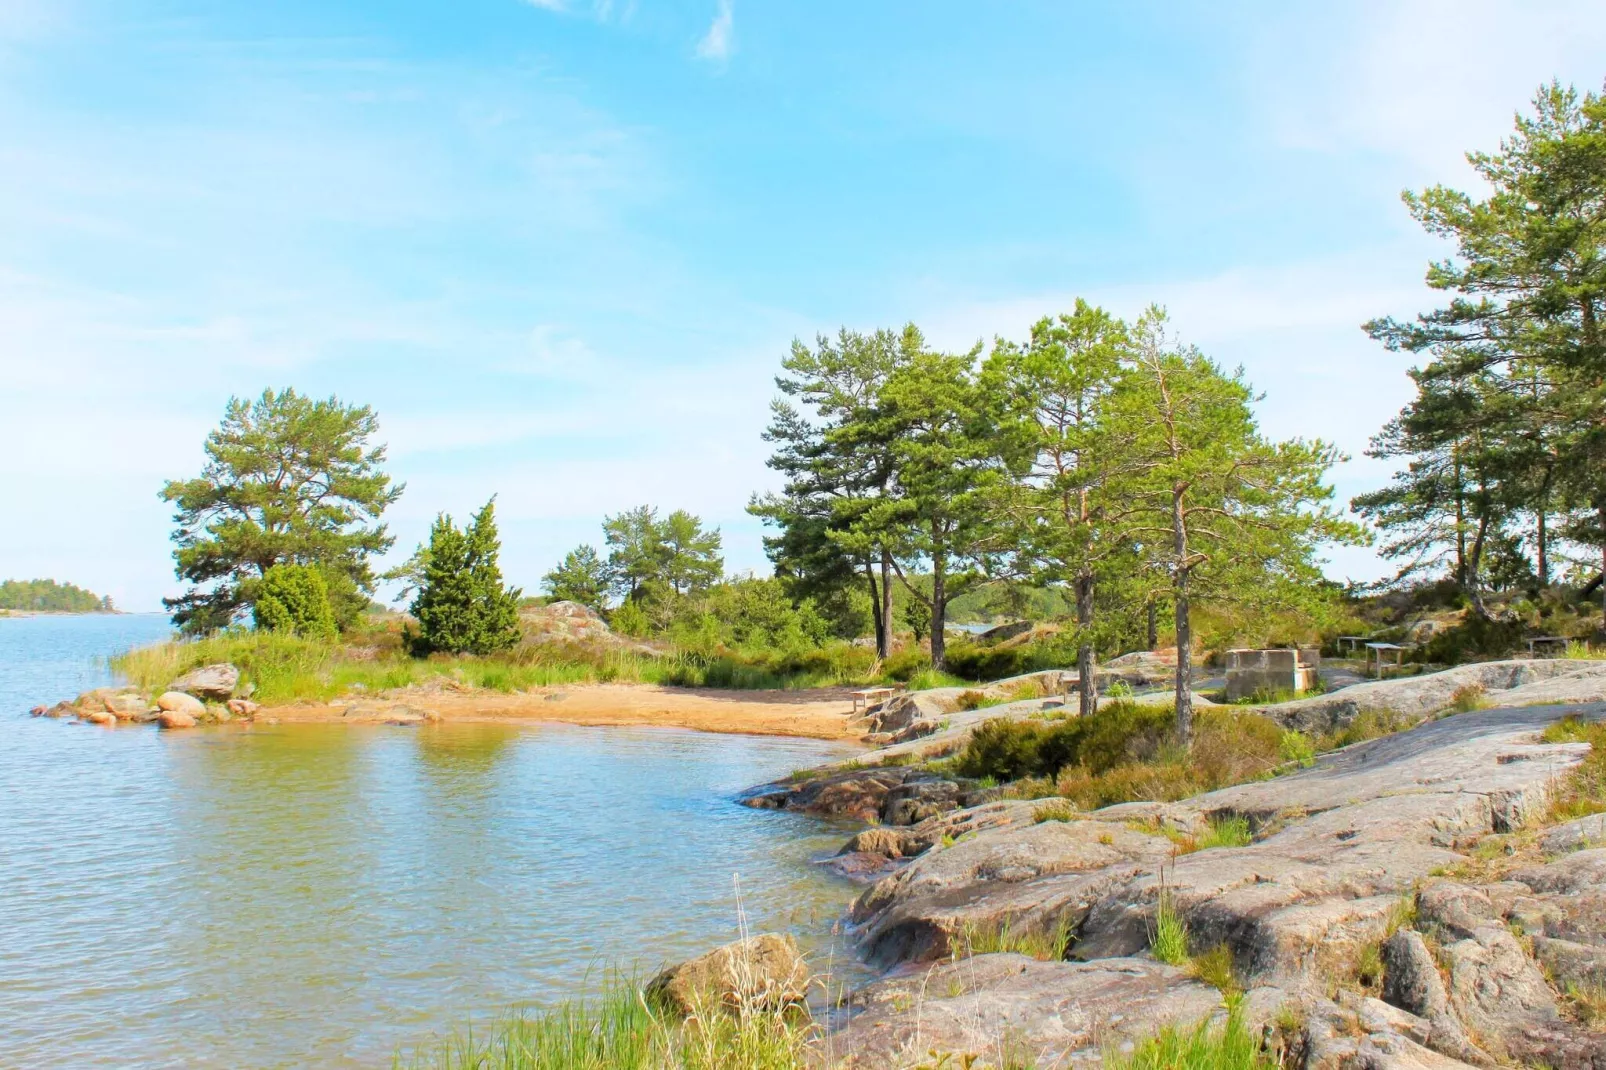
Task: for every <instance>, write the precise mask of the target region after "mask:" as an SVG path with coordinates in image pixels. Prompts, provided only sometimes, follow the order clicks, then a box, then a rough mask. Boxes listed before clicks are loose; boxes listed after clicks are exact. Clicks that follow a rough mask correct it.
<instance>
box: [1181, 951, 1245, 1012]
mask: <svg viewBox="0 0 1606 1070" xmlns="http://www.w3.org/2000/svg"><path fill="white" fill-rule="evenodd" d="M1188 972H1189V973H1191V974H1193V975H1194V977H1196V978H1198V979H1199V980H1201V981H1203V982H1204V983H1205V984H1207V985H1210V986H1211V987H1212V988H1215V989H1218V990H1220V992H1221V994H1222V996H1223V997H1225V998H1226V999H1229V1000H1232V999H1236V998H1237V997H1238V996H1239V995H1240V994H1241V993H1242V992H1243V986H1242V985H1240V984H1239V983H1238V972H1237V970H1236V969H1235V968H1234V967H1233V961H1232V948H1230V947H1228V946H1227V945H1226V944H1217V945H1216V946H1215V947H1213V948H1211V949H1210V950H1209V951H1206V952H1205V953H1204V954H1202V955H1195V956H1194V957H1193V958H1192V959H1191V960H1190V961H1189V963H1188Z"/></svg>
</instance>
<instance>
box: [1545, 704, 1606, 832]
mask: <svg viewBox="0 0 1606 1070" xmlns="http://www.w3.org/2000/svg"><path fill="white" fill-rule="evenodd" d="M1541 738H1542V739H1544V741H1545V742H1546V743H1588V744H1589V745H1590V747H1589V753H1588V754H1586V755H1585V756H1584V760H1583V761H1582V762H1580V763H1579V764H1578V765H1576V766H1574V767H1573V769H1572V771H1571V772H1569V773H1568V774H1567V776H1566V778H1565V779H1564V780H1563V781H1562V782H1561V784H1560V786H1559V788H1558V790H1557V791H1556V795H1555V799H1554V801H1553V802H1552V803H1551V814H1550V817H1551V820H1552V821H1571V820H1573V819H1574V818H1579V817H1588V816H1589V815H1590V814H1598V813H1601V812H1603V811H1606V722H1600V721H1595V722H1590V721H1584V720H1582V719H1580V718H1578V717H1568V718H1566V719H1564V720H1560V721H1557V722H1556V723H1555V724H1552V725H1551V726H1550V727H1549V728H1546V729H1545V731H1544V733H1543V735H1542V737H1541Z"/></svg>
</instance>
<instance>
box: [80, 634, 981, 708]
mask: <svg viewBox="0 0 1606 1070" xmlns="http://www.w3.org/2000/svg"><path fill="white" fill-rule="evenodd" d="M216 662H228V663H230V664H232V665H234V666H236V667H237V668H238V669H239V670H240V672H241V675H242V678H243V680H244V682H245V683H247V684H249V685H250V686H251V687H253V688H254V689H255V690H254V692H253V697H254V698H255V699H256V700H257V701H259V702H263V703H267V704H276V703H290V702H327V701H329V700H330V699H334V698H340V697H343V696H346V697H349V696H352V695H357V694H373V693H377V692H381V691H388V690H391V689H394V688H404V687H419V686H428V685H431V684H435V685H445V686H452V687H462V688H475V689H483V690H489V691H499V692H503V693H509V694H511V693H515V692H519V691H525V690H528V689H530V688H535V687H553V686H563V685H574V684H588V683H614V682H618V683H647V684H663V685H667V686H672V687H711V688H731V689H738V690H752V689H797V688H810V687H833V686H839V685H845V684H853V685H860V684H872V683H882V682H886V681H888V680H891V679H897V680H900V681H904V682H907V683H908V685H909V686H910V687H913V688H916V689H920V688H928V687H941V686H946V685H949V684H961V683H964V682H965V681H963V680H961V679H960V678H958V677H954V676H949V675H944V674H940V673H934V672H932V671H931V669H930V667H929V663H927V662H925V661H924V659H923V658H921V657H919V656H906V657H904V658H902V659H901V660H900V661H899V662H898V663H896V664H895V663H894V662H893V660H892V659H889V660H888V662H887V663H886V664H885V665H881V666H878V665H877V664H876V660H875V654H874V651H871V650H866V649H865V648H863V647H859V646H854V645H852V644H849V643H835V644H831V645H828V646H824V647H818V648H814V649H810V650H803V651H774V650H730V649H725V648H715V649H710V650H687V649H677V648H673V647H666V648H665V649H663V650H662V651H660V652H654V653H648V652H646V651H644V650H641V649H632V648H621V647H605V646H593V645H583V644H567V643H565V644H549V643H543V644H531V643H527V644H524V645H521V646H519V647H517V648H515V649H514V650H511V651H509V652H507V653H505V654H498V655H493V656H489V657H475V656H472V655H462V656H456V657H452V656H445V655H434V656H432V657H428V658H417V657H413V656H411V655H409V654H408V653H407V652H406V651H405V650H404V649H403V645H402V642H401V636H400V632H399V630H397V629H393V628H376V629H373V630H371V631H369V632H366V633H364V634H361V635H357V636H351V637H348V638H347V639H346V640H344V641H340V642H328V641H323V640H316V639H303V638H299V637H296V636H293V635H286V634H282V633H275V632H257V631H246V630H241V631H234V632H226V633H223V634H220V635H216V636H211V637H208V638H204V639H194V640H184V641H174V642H166V643H159V644H157V645H155V646H149V647H143V648H140V649H138V650H133V651H130V652H129V653H127V654H124V655H122V656H120V657H118V658H116V659H114V660H113V662H112V667H113V668H114V669H116V670H117V671H118V672H119V673H121V674H122V675H123V676H124V677H126V678H127V679H128V681H129V682H130V683H132V684H134V685H135V686H137V687H139V688H141V689H143V690H145V691H148V692H152V693H155V692H159V691H161V690H163V689H165V688H166V687H167V685H168V684H170V683H171V682H172V681H173V680H175V679H177V678H178V677H179V676H181V675H183V674H184V673H186V672H188V671H189V670H191V669H194V668H197V667H199V666H201V665H209V664H213V663H216Z"/></svg>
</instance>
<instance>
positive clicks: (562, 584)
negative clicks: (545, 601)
mask: <svg viewBox="0 0 1606 1070" xmlns="http://www.w3.org/2000/svg"><path fill="white" fill-rule="evenodd" d="M612 586H613V576H612V573H611V572H610V571H609V569H608V566H607V564H606V562H604V561H603V560H602V558H600V557H598V556H597V551H596V550H595V549H594V548H593V547H590V546H577V547H575V548H574V549H573V550H570V551H569V552H568V554H567V555H566V556H565V557H564V558H563V563H562V564H560V565H559V566H558V567H557V568H555V569H553V570H552V571H551V572H548V573H547V574H546V576H545V577H543V578H542V580H541V587H542V588H543V589H544V590H545V591H546V593H547V594H548V595H550V596H551V597H552V599H553V601H568V602H577V603H579V604H580V605H582V606H588V607H590V608H591V609H595V610H599V611H600V610H601V609H602V607H603V606H605V605H606V604H607V602H608V592H609V590H610V589H611V588H612Z"/></svg>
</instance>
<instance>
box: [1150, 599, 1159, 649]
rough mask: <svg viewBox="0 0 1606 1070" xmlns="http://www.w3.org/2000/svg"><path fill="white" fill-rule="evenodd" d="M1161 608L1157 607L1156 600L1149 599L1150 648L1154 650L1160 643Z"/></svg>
mask: <svg viewBox="0 0 1606 1070" xmlns="http://www.w3.org/2000/svg"><path fill="white" fill-rule="evenodd" d="M1159 616H1160V607H1159V606H1157V605H1155V603H1154V598H1153V597H1152V596H1151V597H1150V598H1149V647H1148V649H1150V650H1153V649H1154V648H1155V647H1156V646H1157V645H1158V644H1159V642H1160V621H1159Z"/></svg>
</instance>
